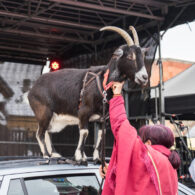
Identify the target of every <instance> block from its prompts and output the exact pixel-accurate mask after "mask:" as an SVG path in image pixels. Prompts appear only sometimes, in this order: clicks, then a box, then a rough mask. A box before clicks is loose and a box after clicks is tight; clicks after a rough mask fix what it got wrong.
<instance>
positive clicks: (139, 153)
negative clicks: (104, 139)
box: [102, 96, 177, 195]
mask: <svg viewBox="0 0 195 195" xmlns="http://www.w3.org/2000/svg"><path fill="white" fill-rule="evenodd" d="M109 105H110V108H109V109H110V110H109V112H110V122H111V128H112V132H113V135H114V138H115V143H114V146H113V152H112V156H111V160H110V163H109V166H108V171H107V174H106V180H105V184H104V187H103V192H102V195H129V194H130V195H131V194H132V195H145V194H149V195H156V194H159V187H158V180H157V176H156V172H155V170H154V166H153V165H152V163H151V160H150V158H149V157H148V151H149V152H150V154H151V155H152V157H153V159H154V162H155V164H156V166H157V169H158V172H159V175H160V182H161V188H162V192H163V193H162V194H163V195H176V192H177V173H176V171H175V170H174V169H173V167H172V165H171V164H170V162H169V160H168V158H167V157H166V156H165V155H164V154H162V153H161V152H159V151H157V150H156V149H155V148H152V147H151V146H147V147H146V145H145V144H143V142H142V141H141V139H140V138H139V137H138V136H137V131H136V130H135V129H134V127H133V126H131V125H130V124H129V121H128V120H127V117H126V111H125V108H124V100H123V97H122V96H117V97H114V98H112V99H111V100H110V104H109Z"/></svg>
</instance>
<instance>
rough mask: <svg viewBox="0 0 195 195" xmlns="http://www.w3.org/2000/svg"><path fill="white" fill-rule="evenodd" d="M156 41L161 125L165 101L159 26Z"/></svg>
mask: <svg viewBox="0 0 195 195" xmlns="http://www.w3.org/2000/svg"><path fill="white" fill-rule="evenodd" d="M158 40H159V59H158V65H159V77H160V85H159V103H160V109H159V110H160V122H161V124H163V125H164V124H165V117H164V116H162V113H165V99H164V82H163V65H162V59H161V36H160V26H159V25H158Z"/></svg>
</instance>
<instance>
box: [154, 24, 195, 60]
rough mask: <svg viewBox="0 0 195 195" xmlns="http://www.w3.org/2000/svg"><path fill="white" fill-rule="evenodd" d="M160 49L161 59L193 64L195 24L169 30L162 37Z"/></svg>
mask: <svg viewBox="0 0 195 195" xmlns="http://www.w3.org/2000/svg"><path fill="white" fill-rule="evenodd" d="M161 47H162V49H161V55H162V58H174V59H179V60H186V61H192V62H195V22H191V23H188V24H183V25H179V26H176V27H174V28H171V29H169V30H168V31H167V32H166V33H165V34H164V36H163V39H162V42H161ZM156 57H158V52H157V56H156Z"/></svg>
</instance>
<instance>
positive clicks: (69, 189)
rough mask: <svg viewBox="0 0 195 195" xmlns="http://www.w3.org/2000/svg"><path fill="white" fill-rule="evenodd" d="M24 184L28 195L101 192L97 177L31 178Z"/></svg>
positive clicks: (80, 194) (78, 194) (79, 194)
mask: <svg viewBox="0 0 195 195" xmlns="http://www.w3.org/2000/svg"><path fill="white" fill-rule="evenodd" d="M24 182H25V185H26V188H27V192H28V195H42V194H47V195H65V194H66V195H68V194H69V195H96V194H98V190H99V182H98V180H97V178H96V176H95V175H79V176H74V175H72V176H57V177H44V178H35V179H34V178H31V179H26V180H24Z"/></svg>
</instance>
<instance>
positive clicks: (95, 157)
mask: <svg viewBox="0 0 195 195" xmlns="http://www.w3.org/2000/svg"><path fill="white" fill-rule="evenodd" d="M101 141H102V130H101V129H99V130H98V136H97V141H96V144H95V149H94V152H93V162H94V164H97V163H100V162H101V160H100V149H101Z"/></svg>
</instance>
